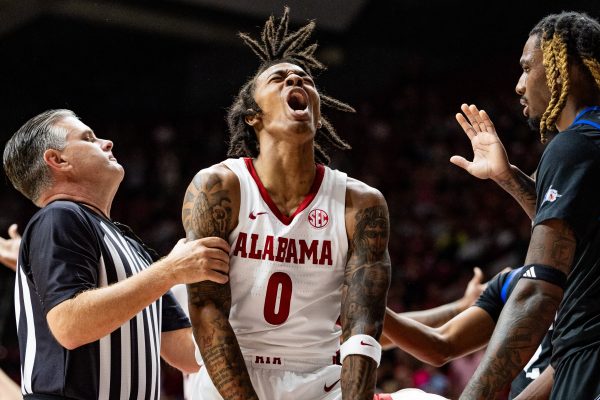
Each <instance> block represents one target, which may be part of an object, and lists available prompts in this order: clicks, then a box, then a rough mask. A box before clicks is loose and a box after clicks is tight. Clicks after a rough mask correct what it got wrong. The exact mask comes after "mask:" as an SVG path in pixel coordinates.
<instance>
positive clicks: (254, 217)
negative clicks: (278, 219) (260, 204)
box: [248, 211, 267, 219]
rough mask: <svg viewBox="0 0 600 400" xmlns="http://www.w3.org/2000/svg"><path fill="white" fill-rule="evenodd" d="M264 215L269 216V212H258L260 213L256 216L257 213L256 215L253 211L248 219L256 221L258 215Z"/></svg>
mask: <svg viewBox="0 0 600 400" xmlns="http://www.w3.org/2000/svg"><path fill="white" fill-rule="evenodd" d="M263 214H267V212H266V211H263V212H258V213H256V214H255V213H254V211H252V212H250V215H249V216H248V217H249V218H250V219H256V216H257V215H263Z"/></svg>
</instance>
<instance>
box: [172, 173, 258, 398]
mask: <svg viewBox="0 0 600 400" xmlns="http://www.w3.org/2000/svg"><path fill="white" fill-rule="evenodd" d="M182 219H183V224H184V227H185V230H186V233H187V236H188V238H193V239H195V238H202V237H207V236H218V237H221V238H224V239H227V236H228V234H229V231H230V229H231V220H232V208H231V196H230V194H229V192H228V191H227V190H225V189H224V185H223V182H222V180H221V178H220V177H219V176H218V175H216V174H214V175H210V176H208V177H204V179H202V178H201V176H200V175H199V176H196V178H194V180H193V181H192V184H191V185H190V187H189V188H188V191H187V193H186V196H185V200H184V205H183V210H182ZM188 297H189V304H190V317H191V320H192V325H193V329H194V337H195V339H196V343H197V344H198V347H199V348H200V353H201V354H202V358H203V360H204V365H205V367H206V369H207V372H208V374H209V375H210V377H211V380H212V382H213V384H214V385H215V387H216V388H217V390H218V391H219V393H220V394H221V396H222V397H223V398H225V399H240V400H245V399H257V398H258V397H257V396H256V393H255V391H254V388H253V387H252V382H251V381H250V378H249V376H248V371H247V369H246V364H245V362H244V357H243V355H242V352H241V351H240V347H239V344H238V342H237V339H236V337H235V333H234V332H233V329H232V328H231V325H230V324H229V320H228V318H229V311H230V309H231V287H230V285H229V283H226V284H224V285H221V284H218V283H214V282H211V281H203V282H198V283H194V284H190V285H188Z"/></svg>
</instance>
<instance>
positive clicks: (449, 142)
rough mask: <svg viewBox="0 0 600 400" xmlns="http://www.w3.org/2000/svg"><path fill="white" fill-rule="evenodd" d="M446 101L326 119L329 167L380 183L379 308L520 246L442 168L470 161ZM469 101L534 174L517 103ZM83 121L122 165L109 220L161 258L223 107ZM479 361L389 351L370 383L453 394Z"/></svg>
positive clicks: (483, 192)
mask: <svg viewBox="0 0 600 400" xmlns="http://www.w3.org/2000/svg"><path fill="white" fill-rule="evenodd" d="M445 97H447V93H444V91H443V90H440V89H439V88H432V89H431V90H429V89H423V87H422V86H420V87H417V86H406V85H402V84H399V85H398V86H396V87H394V88H390V89H389V93H382V94H381V95H380V96H376V97H374V98H368V99H365V100H364V101H363V102H361V103H358V104H354V105H355V106H356V108H357V114H355V115H339V114H333V115H331V119H332V121H333V122H334V125H335V126H336V128H337V131H338V133H339V134H340V136H342V137H343V138H345V139H346V140H348V141H349V142H350V144H351V145H352V147H353V150H351V151H349V152H343V153H339V152H338V153H332V167H334V168H338V169H341V170H343V171H345V172H347V173H348V174H349V175H350V176H353V177H355V178H357V179H360V180H362V181H364V182H366V183H368V184H369V185H372V186H374V187H376V188H378V189H379V190H381V192H382V193H383V194H384V196H385V197H386V200H387V202H388V207H389V210H390V214H391V215H390V220H391V235H390V238H391V239H390V245H389V249H390V255H391V259H392V268H393V274H392V284H391V287H390V291H389V297H388V305H389V307H390V308H392V309H393V310H395V311H410V310H420V309H425V308H430V307H434V306H437V305H440V304H443V303H446V302H449V301H452V300H455V299H457V298H459V297H460V296H461V295H462V293H463V290H464V288H465V286H466V284H467V282H468V280H469V279H470V277H471V276H472V268H473V267H474V266H480V267H481V268H482V269H483V270H484V272H485V274H486V277H488V278H489V277H491V276H493V274H495V273H496V272H498V271H499V270H501V269H502V268H504V267H510V266H516V265H519V263H520V262H522V260H523V256H524V254H525V251H526V246H527V243H528V240H529V235H530V227H531V224H530V221H529V220H528V219H527V216H526V215H525V213H524V212H523V211H522V210H521V209H520V208H519V207H518V206H517V205H516V203H515V202H514V201H513V200H512V199H511V198H510V197H509V195H507V194H506V193H504V192H502V190H501V189H499V188H498V187H497V186H496V185H494V184H493V183H492V182H488V181H480V180H477V179H476V178H473V177H471V176H470V175H468V174H467V173H466V172H464V171H463V170H461V169H459V168H458V167H455V166H454V165H452V164H450V162H449V161H448V160H449V158H450V156H452V155H454V154H459V155H463V156H465V157H467V158H469V157H471V151H470V146H469V143H468V140H467V138H466V136H465V135H464V133H463V132H462V131H461V129H460V127H459V126H458V124H457V123H456V121H455V119H454V112H455V111H458V110H459V106H460V104H459V103H458V102H457V104H456V109H455V110H454V111H450V110H448V109H447V101H446V100H447V99H446V98H445ZM465 100H468V99H465ZM457 101H460V99H458V100H457ZM477 104H478V106H481V107H482V108H484V109H486V111H487V112H488V113H489V114H490V116H491V117H492V119H493V120H494V122H495V124H496V127H497V130H498V132H499V134H500V137H501V138H502V140H503V142H504V143H505V144H506V146H507V152H508V154H509V158H510V160H511V162H512V163H513V164H516V165H518V166H519V167H520V168H521V169H522V170H523V171H524V172H526V173H532V172H533V171H534V170H535V168H536V165H537V161H538V160H539V156H540V154H541V151H542V146H541V144H540V143H539V138H538V135H537V134H536V133H533V132H531V131H530V130H529V129H528V128H527V126H526V124H525V123H524V121H523V118H522V117H521V116H520V109H519V104H518V100H517V98H516V96H514V97H506V98H494V97H490V98H483V99H480V100H479V101H478V103H477ZM40 111H42V110H40ZM74 111H75V112H77V110H74ZM84 122H86V123H87V124H88V125H90V126H92V127H94V129H95V131H96V134H97V135H98V136H99V137H103V138H109V139H111V140H113V141H114V142H115V148H114V154H115V156H116V157H117V159H118V160H119V162H120V163H121V164H123V165H124V167H125V171H126V175H125V180H124V182H123V183H122V185H121V189H120V190H119V193H118V195H117V198H116V199H115V202H114V204H115V208H114V209H113V210H112V217H113V219H115V220H117V221H120V222H122V223H125V224H127V225H130V226H131V227H132V228H133V229H134V231H135V232H136V233H137V234H138V235H139V236H140V237H141V238H142V239H143V240H144V241H145V242H146V243H147V244H148V245H150V246H151V247H154V248H155V249H156V250H157V251H158V252H159V253H161V254H165V253H166V252H167V251H168V250H169V249H170V248H172V246H173V245H174V243H175V242H176V241H177V239H178V238H180V237H182V236H183V235H184V232H183V230H182V226H181V217H180V212H181V204H182V200H183V194H184V192H185V188H186V186H187V185H188V183H189V182H190V180H191V179H192V177H193V175H194V174H195V173H196V172H197V171H198V170H199V169H201V168H203V167H207V166H210V165H212V164H214V163H216V162H218V161H220V160H222V159H224V158H225V154H226V150H227V143H226V139H227V134H226V126H225V123H224V112H223V113H221V114H215V115H203V116H198V117H196V118H186V119H172V118H168V117H165V116H155V117H150V118H147V117H146V118H143V119H142V118H137V117H135V116H131V117H130V119H128V120H119V121H114V120H109V119H107V120H97V121H87V120H84ZM2 193H3V195H2V196H0V210H1V211H0V229H1V230H2V235H3V236H5V232H6V228H8V226H9V225H10V223H12V222H15V221H17V222H20V223H21V227H24V226H25V223H26V221H27V219H28V218H29V217H30V216H31V215H32V214H33V212H35V208H33V206H31V205H30V204H28V201H27V200H25V199H24V198H23V197H22V196H20V195H19V194H18V193H17V192H16V191H14V190H13V189H12V188H9V187H8V183H5V187H4V188H3V189H2ZM0 279H2V281H1V282H0V290H2V292H1V293H0V296H2V303H1V304H0V335H1V342H0V344H1V346H0V367H1V368H2V369H4V370H5V371H6V372H7V373H8V374H9V375H11V376H12V377H14V378H15V379H18V377H19V357H18V348H17V344H16V339H15V338H14V336H16V335H15V331H14V316H13V315H12V313H13V305H12V292H11V290H12V284H13V279H14V278H13V276H12V275H11V274H10V272H9V271H4V270H3V271H1V272H0ZM479 356H480V355H478V354H475V355H472V356H469V357H465V358H463V359H460V360H456V361H454V362H452V363H450V364H448V365H446V366H444V367H442V368H433V367H430V366H427V365H425V364H423V363H420V362H418V361H417V360H415V359H414V358H412V357H410V356H408V355H406V354H405V353H403V352H401V351H399V350H392V351H388V352H386V353H385V354H384V356H383V360H382V363H381V367H380V369H379V373H378V379H379V385H378V386H379V387H380V388H381V389H382V390H384V391H386V392H391V391H395V390H397V389H399V388H403V387H419V388H421V389H423V390H426V391H428V392H435V393H439V394H442V395H445V396H450V397H453V396H456V394H457V393H460V390H461V389H462V385H464V384H465V383H466V381H467V380H468V378H469V377H470V374H471V371H473V370H474V368H475V367H476V366H477V363H478V359H479ZM164 374H165V377H164V381H163V391H164V393H165V398H178V396H180V387H179V379H180V375H179V373H178V372H177V371H175V370H173V369H169V368H165V369H164Z"/></svg>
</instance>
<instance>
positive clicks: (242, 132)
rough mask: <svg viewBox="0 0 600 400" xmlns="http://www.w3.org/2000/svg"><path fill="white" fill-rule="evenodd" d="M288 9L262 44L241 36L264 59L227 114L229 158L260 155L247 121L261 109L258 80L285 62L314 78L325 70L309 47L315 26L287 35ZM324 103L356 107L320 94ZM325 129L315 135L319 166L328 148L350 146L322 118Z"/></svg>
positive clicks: (268, 24)
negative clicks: (255, 95) (255, 85)
mask: <svg viewBox="0 0 600 400" xmlns="http://www.w3.org/2000/svg"><path fill="white" fill-rule="evenodd" d="M289 11H290V10H289V8H288V7H285V9H284V12H283V16H282V17H281V19H280V20H279V25H278V26H276V21H275V17H273V16H272V15H271V17H269V19H268V20H267V22H266V23H265V26H264V28H263V31H262V35H261V39H260V42H259V41H258V40H256V39H252V38H251V37H250V36H249V35H248V34H245V33H240V34H239V36H240V37H241V38H242V39H243V40H244V42H245V43H246V44H247V45H248V46H249V47H250V48H251V49H252V51H253V52H254V53H255V54H256V55H257V56H258V57H259V59H260V60H261V65H260V67H259V68H258V71H257V72H256V74H255V75H254V77H252V78H251V79H250V80H249V81H248V82H246V83H245V84H244V86H242V88H241V89H240V92H239V93H238V95H237V97H236V98H235V100H234V102H233V104H232V105H231V107H230V108H229V111H228V113H227V124H228V126H229V134H230V138H229V151H228V152H227V155H228V156H229V157H256V156H258V153H259V148H258V139H257V138H256V134H255V132H254V128H253V127H252V126H249V125H248V124H246V122H245V118H246V117H247V116H250V115H256V114H257V113H260V108H259V107H258V105H257V104H256V101H255V100H254V84H255V81H256V78H257V77H258V76H259V75H260V74H261V73H262V72H263V71H265V70H266V69H268V68H269V67H271V66H273V65H275V64H279V63H282V62H289V63H291V64H295V65H298V66H299V67H301V68H302V69H304V71H305V72H306V73H307V74H309V75H311V76H312V73H313V71H315V72H320V71H323V70H324V69H326V67H325V66H324V65H323V64H322V63H321V62H320V61H319V60H317V59H316V58H315V55H314V53H315V50H316V49H317V43H313V44H310V45H308V44H307V43H306V41H307V40H308V39H309V37H310V35H311V33H312V32H313V30H314V29H315V23H314V22H313V21H311V22H309V23H308V24H306V25H305V26H303V27H302V28H300V29H298V30H297V31H296V32H288V23H289ZM320 97H321V104H323V105H324V106H327V107H330V108H334V109H336V110H340V111H345V112H354V108H352V107H351V106H349V105H348V104H345V103H342V102H341V101H339V100H336V99H334V98H332V97H329V96H325V95H323V94H320ZM321 124H322V126H321V127H320V128H319V129H317V132H316V134H315V160H316V161H317V162H319V163H324V164H327V163H329V156H328V155H327V153H326V151H325V148H326V147H329V146H333V147H335V148H338V149H349V148H350V145H349V144H348V143H346V142H345V141H344V140H343V139H342V138H340V137H339V136H338V134H337V133H336V132H335V129H334V128H333V126H332V125H331V123H330V122H329V121H328V120H327V119H326V118H325V117H324V116H323V115H321Z"/></svg>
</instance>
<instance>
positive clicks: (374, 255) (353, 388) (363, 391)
mask: <svg viewBox="0 0 600 400" xmlns="http://www.w3.org/2000/svg"><path fill="white" fill-rule="evenodd" d="M388 238H389V217H388V213H387V209H386V207H384V206H376V207H370V208H366V209H363V210H360V211H359V212H358V213H357V214H356V229H355V232H354V236H353V238H352V242H351V246H350V252H349V253H350V254H349V259H348V263H347V265H346V271H345V273H344V285H343V288H342V311H341V319H342V326H343V332H342V335H343V338H344V340H346V339H348V338H349V337H350V336H352V335H354V334H359V333H361V334H368V335H371V336H373V337H375V338H377V339H378V338H379V337H380V335H381V331H382V328H383V318H384V315H385V305H386V298H387V291H388V288H389V285H390V264H391V263H390V257H389V254H388V250H387V243H388ZM347 361H348V363H349V364H350V365H352V366H350V365H346V361H345V362H344V368H343V369H342V392H343V393H344V396H349V397H348V398H352V399H368V398H373V391H374V388H375V379H376V373H375V370H376V367H375V366H376V364H375V362H374V361H373V360H371V359H369V358H367V357H362V356H357V357H352V358H351V359H347ZM345 398H346V397H345Z"/></svg>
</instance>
